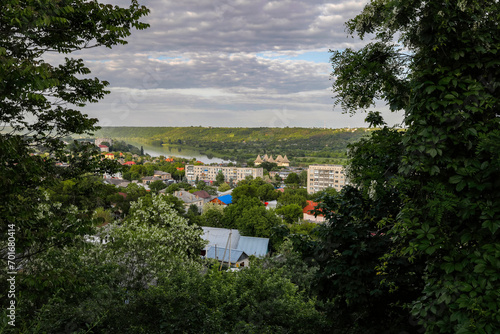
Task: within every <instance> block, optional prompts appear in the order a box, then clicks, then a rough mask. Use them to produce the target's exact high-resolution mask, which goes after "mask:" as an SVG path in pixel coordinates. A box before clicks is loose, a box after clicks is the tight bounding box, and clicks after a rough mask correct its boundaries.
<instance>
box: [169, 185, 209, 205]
mask: <svg viewBox="0 0 500 334" xmlns="http://www.w3.org/2000/svg"><path fill="white" fill-rule="evenodd" d="M173 195H174V196H175V197H177V198H178V199H180V200H181V201H183V202H184V207H185V208H186V210H187V209H188V208H189V207H190V206H191V205H192V204H194V205H196V206H197V207H198V208H201V207H202V206H203V204H205V200H204V199H203V198H201V197H198V196H196V195H195V194H191V193H190V192H189V191H185V190H184V189H181V190H179V191H175V192H174V193H173Z"/></svg>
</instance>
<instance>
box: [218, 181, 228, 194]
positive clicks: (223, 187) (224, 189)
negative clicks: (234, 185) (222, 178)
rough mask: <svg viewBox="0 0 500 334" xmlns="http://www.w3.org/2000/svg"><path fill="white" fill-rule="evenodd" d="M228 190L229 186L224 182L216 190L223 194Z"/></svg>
mask: <svg viewBox="0 0 500 334" xmlns="http://www.w3.org/2000/svg"><path fill="white" fill-rule="evenodd" d="M230 189H231V187H230V186H229V184H227V183H225V182H224V183H222V184H221V185H220V186H219V188H218V189H217V190H218V191H220V192H225V191H228V190H230Z"/></svg>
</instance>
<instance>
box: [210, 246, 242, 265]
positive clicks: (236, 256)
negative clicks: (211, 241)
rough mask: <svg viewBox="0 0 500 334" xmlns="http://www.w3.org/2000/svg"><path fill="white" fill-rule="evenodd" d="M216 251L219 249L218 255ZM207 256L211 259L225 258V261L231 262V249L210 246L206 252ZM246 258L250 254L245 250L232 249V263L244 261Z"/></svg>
mask: <svg viewBox="0 0 500 334" xmlns="http://www.w3.org/2000/svg"><path fill="white" fill-rule="evenodd" d="M216 251H217V256H216V254H215V253H216ZM224 251H225V254H224ZM205 256H206V257H207V258H209V259H216V260H219V261H222V260H224V262H229V249H226V248H222V247H210V248H209V249H207V253H206V254H205ZM246 258H248V255H247V254H246V253H245V252H244V251H242V250H238V249H231V262H232V263H236V262H239V261H243V260H244V259H246Z"/></svg>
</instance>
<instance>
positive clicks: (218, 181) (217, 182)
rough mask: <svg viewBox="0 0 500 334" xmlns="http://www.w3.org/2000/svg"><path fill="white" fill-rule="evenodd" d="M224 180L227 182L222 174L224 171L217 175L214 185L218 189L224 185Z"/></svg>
mask: <svg viewBox="0 0 500 334" xmlns="http://www.w3.org/2000/svg"><path fill="white" fill-rule="evenodd" d="M224 180H225V178H224V174H223V173H222V171H219V172H218V173H217V176H216V177H215V183H214V185H215V186H217V187H218V186H220V185H221V184H223V183H224Z"/></svg>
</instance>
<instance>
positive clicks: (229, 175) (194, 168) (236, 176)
mask: <svg viewBox="0 0 500 334" xmlns="http://www.w3.org/2000/svg"><path fill="white" fill-rule="evenodd" d="M219 172H222V174H223V175H224V180H225V181H226V182H229V181H231V180H233V182H239V181H241V180H244V179H245V178H246V177H247V176H252V177H253V178H254V179H255V178H256V177H264V170H263V169H262V168H250V167H222V166H203V165H186V170H185V173H186V178H187V180H188V182H195V181H196V179H198V181H216V178H217V174H219Z"/></svg>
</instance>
